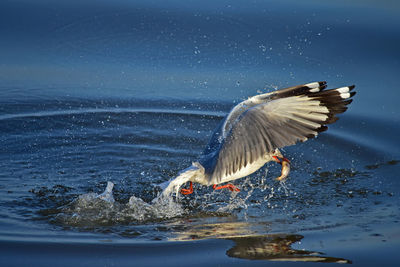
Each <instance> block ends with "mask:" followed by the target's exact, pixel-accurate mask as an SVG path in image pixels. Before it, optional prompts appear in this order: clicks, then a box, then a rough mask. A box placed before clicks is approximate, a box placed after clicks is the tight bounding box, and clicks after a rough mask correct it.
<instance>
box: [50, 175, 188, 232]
mask: <svg viewBox="0 0 400 267" xmlns="http://www.w3.org/2000/svg"><path fill="white" fill-rule="evenodd" d="M113 187H114V184H113V183H112V182H107V187H106V189H105V190H104V192H103V193H101V194H95V193H88V194H84V195H80V196H79V197H78V198H77V199H75V200H74V201H72V202H71V203H70V204H68V205H66V206H64V207H63V208H62V212H61V213H59V214H58V215H57V216H56V222H59V223H62V224H63V225H69V226H75V227H96V226H112V225H116V224H129V223H132V222H146V221H156V220H164V219H169V218H173V217H178V216H182V215H184V214H185V210H184V208H183V207H182V206H181V204H180V203H179V202H177V201H175V200H174V198H173V197H172V195H167V194H160V195H159V196H158V197H157V198H155V199H153V201H152V202H151V203H147V202H145V201H144V200H142V199H141V198H138V197H135V196H131V197H130V198H129V201H128V203H126V204H122V203H119V202H116V201H115V200H114V196H113V193H112V190H113Z"/></svg>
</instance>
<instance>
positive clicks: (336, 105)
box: [163, 82, 355, 195]
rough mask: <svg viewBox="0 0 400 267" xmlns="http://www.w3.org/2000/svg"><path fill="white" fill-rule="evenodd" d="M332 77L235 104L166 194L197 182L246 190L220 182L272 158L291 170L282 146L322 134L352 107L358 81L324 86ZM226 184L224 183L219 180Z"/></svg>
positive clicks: (283, 175)
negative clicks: (340, 114)
mask: <svg viewBox="0 0 400 267" xmlns="http://www.w3.org/2000/svg"><path fill="white" fill-rule="evenodd" d="M326 87H327V86H326V82H313V83H308V84H303V85H298V86H293V87H289V88H285V89H281V90H277V91H274V92H270V93H266V94H260V95H256V96H253V97H251V98H249V99H247V100H245V101H243V102H241V103H239V104H238V105H236V106H235V107H233V109H232V110H231V111H230V112H229V114H228V115H227V116H226V117H225V118H224V119H223V120H222V121H221V123H220V125H219V126H218V127H217V128H216V130H215V131H214V133H213V135H212V137H211V140H210V141H209V143H208V145H207V147H206V149H205V150H204V152H203V154H202V155H201V157H200V159H199V160H198V161H197V162H194V163H193V164H192V166H190V167H189V168H187V169H185V170H183V171H181V172H180V173H179V175H178V177H176V178H175V179H173V180H171V181H169V182H168V186H167V187H166V188H165V190H164V191H163V195H166V194H171V193H173V192H174V191H175V192H176V194H178V193H179V189H180V187H181V185H182V184H184V183H186V182H190V187H189V189H181V193H182V194H191V193H193V184H192V183H193V182H195V183H199V184H202V185H207V186H211V185H212V186H213V188H214V189H222V188H228V189H230V190H231V191H234V190H235V191H240V190H239V189H238V188H237V187H235V186H234V185H232V184H226V185H220V184H223V183H227V182H230V181H232V180H236V179H239V178H242V177H245V176H248V175H250V174H252V173H253V172H255V171H257V170H258V169H259V168H261V167H262V166H263V165H264V164H265V163H267V162H269V161H276V162H278V163H280V164H281V165H282V172H281V176H279V177H278V178H277V179H278V180H283V179H285V178H286V177H287V176H288V175H289V172H290V162H289V160H288V159H286V158H285V157H284V156H283V155H282V154H281V152H280V151H279V148H282V147H285V146H290V145H294V144H296V143H297V142H299V141H300V142H304V141H306V140H308V139H310V138H313V137H316V136H317V135H318V133H320V132H322V131H325V130H327V126H326V125H327V124H330V123H333V122H335V121H336V120H338V117H336V114H339V113H343V112H344V111H346V110H347V107H346V106H347V105H348V104H350V103H351V102H352V99H350V98H351V97H352V96H354V95H355V92H352V90H353V88H354V87H355V86H354V85H352V86H346V87H341V88H336V89H330V90H324V89H325V88H326ZM218 185H220V186H218Z"/></svg>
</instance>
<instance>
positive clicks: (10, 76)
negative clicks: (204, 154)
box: [0, 0, 400, 266]
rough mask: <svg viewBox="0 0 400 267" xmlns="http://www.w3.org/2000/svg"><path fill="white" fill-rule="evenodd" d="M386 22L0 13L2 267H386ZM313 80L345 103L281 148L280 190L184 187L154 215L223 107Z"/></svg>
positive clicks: (394, 167) (336, 17) (144, 4)
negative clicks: (316, 130)
mask: <svg viewBox="0 0 400 267" xmlns="http://www.w3.org/2000/svg"><path fill="white" fill-rule="evenodd" d="M398 11H399V7H398V4H397V3H393V2H391V1H384V2H374V1H370V2H369V3H363V2H353V3H352V4H348V3H345V2H342V1H335V2H334V3H324V4H321V3H319V2H316V1H311V0H310V1H306V2H302V3H301V4H299V3H297V2H294V1H284V2H281V3H273V2H272V3H271V2H267V1H254V2H252V3H248V1H235V2H233V3H231V2H225V1H219V2H217V3H214V2H211V1H210V2H207V1H206V2H205V1H201V2H197V1H189V2H185V3H183V2H179V1H173V2H169V3H168V4H166V3H164V2H162V1H151V2H149V1H135V2H134V3H133V2H131V1H114V2H113V3H111V2H107V1H104V2H103V1H90V0H87V1H84V2H82V1H70V2H68V3H53V2H51V1H45V0H42V1H35V2H31V1H22V0H21V1H3V2H1V3H0V33H1V35H2V41H1V42H0V47H1V49H0V58H1V62H0V132H1V134H0V141H1V144H2V145H1V146H0V181H1V183H0V207H1V209H0V218H1V219H0V247H1V250H0V259H1V262H2V264H1V265H2V266H3V265H4V266H21V265H27V264H29V265H40V266H46V265H54V264H55V263H57V265H65V266H70V265H73V264H74V265H85V266H88V265H103V266H112V265H132V264H137V265H159V264H163V265H168V266H169V265H181V264H189V263H190V264H192V265H193V264H194V265H204V264H213V265H228V264H229V265H266V264H281V265H285V266H286V265H289V264H294V263H292V262H293V261H297V262H296V263H295V264H296V265H299V264H300V265H301V264H302V263H301V262H305V261H313V262H314V261H317V262H321V264H322V263H323V262H337V263H350V262H351V263H353V264H355V265H360V266H367V265H370V266H374V265H377V264H385V265H388V266H389V265H396V263H397V262H398V260H399V257H398V253H397V248H398V247H399V243H400V242H399V241H400V232H399V230H398V229H399V221H400V212H399V204H400V201H399V200H400V199H399V195H400V184H399V179H398V175H399V173H400V172H399V171H400V169H399V166H400V153H399V149H398V148H399V147H400V146H399V139H398V136H400V127H399V125H400V124H399V116H398V114H399V107H398V103H397V99H398V97H399V93H398V90H397V79H396V77H397V74H398V72H399V59H400V55H399V52H398V47H399V44H400V40H399V36H400V35H399V29H400V28H399V25H400V23H399V16H398ZM319 80H327V81H328V85H330V86H331V87H333V86H344V85H349V84H353V83H354V84H356V86H357V87H356V90H357V92H358V94H357V95H356V96H355V101H354V102H353V103H352V104H351V106H350V108H349V110H348V111H347V112H346V113H345V114H343V115H342V116H341V119H340V120H339V121H338V122H337V123H335V124H334V125H332V126H331V127H330V129H329V130H328V131H327V132H326V133H324V134H321V135H320V136H319V137H318V138H317V139H315V140H310V141H308V142H306V143H302V144H298V145H296V146H293V147H288V148H285V149H284V155H285V156H286V157H288V158H289V159H290V160H291V162H292V172H291V175H290V178H289V179H288V180H287V181H285V182H284V183H280V182H277V181H275V180H274V179H273V178H274V177H276V176H279V174H280V170H279V167H280V166H278V165H277V164H273V163H271V164H267V166H266V167H265V168H262V169H260V170H259V171H258V172H256V173H255V174H254V175H252V176H250V177H247V178H243V179H240V180H238V181H235V185H236V186H238V187H239V188H240V189H241V192H239V193H237V192H233V193H231V192H230V191H228V190H226V191H213V190H212V189H211V188H208V187H203V186H200V185H197V184H196V185H195V193H194V194H192V195H189V196H181V197H180V199H178V201H170V200H165V199H164V200H160V201H155V202H154V201H153V202H152V200H153V199H154V198H156V197H157V195H158V194H159V193H160V191H161V189H160V188H159V187H158V186H157V184H160V183H162V182H165V181H167V180H169V179H170V178H173V177H175V176H176V175H177V174H178V172H179V171H180V170H182V169H184V168H187V167H188V166H190V165H191V163H192V162H193V161H195V160H196V159H197V157H198V156H199V155H200V153H201V151H202V150H203V149H204V146H205V145H206V144H207V142H208V139H209V138H210V135H211V133H212V131H213V129H214V127H216V125H217V124H218V122H219V121H220V120H221V119H222V118H223V116H224V115H225V114H226V112H228V111H229V109H230V108H231V107H232V106H233V105H234V104H235V103H238V101H241V100H243V99H245V98H247V97H249V96H252V95H254V94H257V93H260V92H266V91H270V90H273V89H275V88H280V87H284V86H289V85H295V84H300V83H305V82H312V81H319ZM108 182H112V183H113V184H114V187H113V189H112V197H111V195H110V194H108V195H103V197H99V195H100V194H102V193H103V192H104V190H105V189H106V186H107V184H108ZM109 185H110V184H109ZM109 189H110V188H109ZM21 255H24V256H23V257H22V256H21ZM303 264H306V263H303Z"/></svg>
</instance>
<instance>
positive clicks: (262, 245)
mask: <svg viewBox="0 0 400 267" xmlns="http://www.w3.org/2000/svg"><path fill="white" fill-rule="evenodd" d="M262 228H264V231H265V230H266V229H267V228H268V225H267V224H265V223H262V224H250V223H247V222H226V223H209V224H199V225H194V226H193V227H192V228H190V229H186V231H180V232H176V233H175V234H176V236H175V237H174V238H171V240H175V241H176V240H179V241H191V240H198V239H210V238H217V239H226V240H231V241H233V242H234V245H233V247H232V248H230V249H229V250H227V251H226V255H228V256H229V257H233V258H240V259H249V260H269V261H309V262H331V263H332V262H334V263H351V261H350V260H347V259H343V258H336V257H329V256H325V255H323V254H322V253H320V252H315V251H308V250H304V249H294V248H292V245H293V244H296V243H298V242H300V241H301V240H302V239H303V238H304V236H302V235H299V234H284V233H282V234H263V235H259V234H258V233H259V232H260V230H261V231H262Z"/></svg>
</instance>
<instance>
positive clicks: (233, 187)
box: [213, 184, 240, 192]
mask: <svg viewBox="0 0 400 267" xmlns="http://www.w3.org/2000/svg"><path fill="white" fill-rule="evenodd" d="M224 188H228V189H229V190H231V191H232V192H233V191H236V192H240V189H239V188H237V187H236V186H234V185H233V184H226V185H220V186H217V185H216V184H215V185H213V189H214V190H220V189H224Z"/></svg>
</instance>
